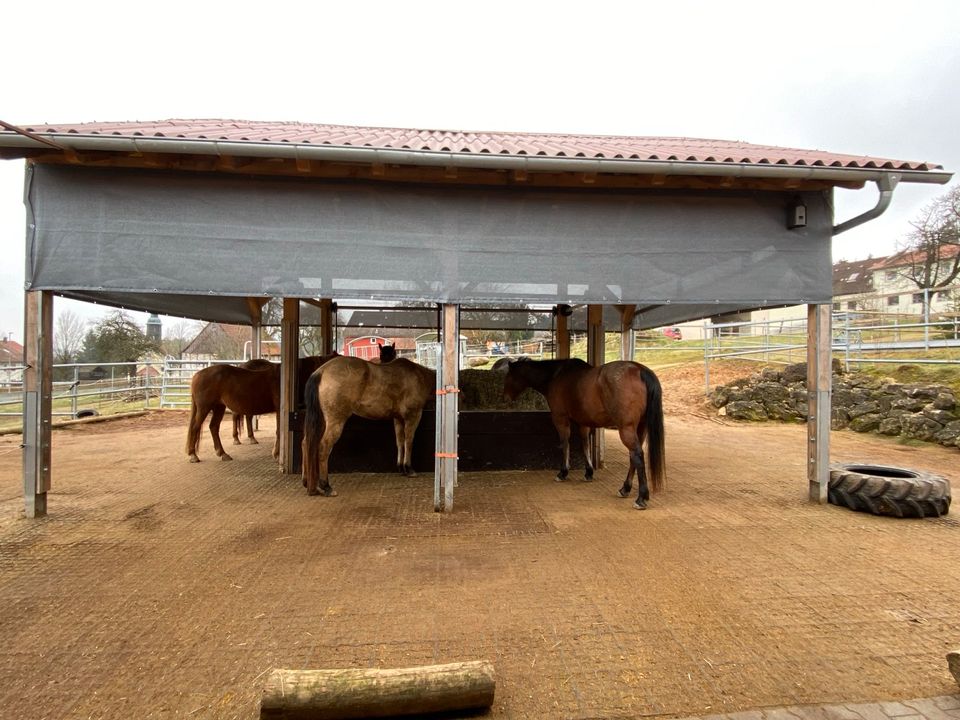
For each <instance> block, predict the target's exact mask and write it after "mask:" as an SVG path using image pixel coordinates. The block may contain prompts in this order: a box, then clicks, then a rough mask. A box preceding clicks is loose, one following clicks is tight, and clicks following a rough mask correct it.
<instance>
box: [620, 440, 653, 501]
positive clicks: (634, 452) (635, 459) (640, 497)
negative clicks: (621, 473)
mask: <svg viewBox="0 0 960 720" xmlns="http://www.w3.org/2000/svg"><path fill="white" fill-rule="evenodd" d="M620 442H622V443H623V445H624V447H626V448H627V451H628V452H629V453H630V468H629V469H628V470H627V479H626V480H624V481H623V487H621V488H620V491H619V492H618V493H617V494H618V495H620V497H627V496H628V495H629V494H630V490H631V489H632V488H633V474H634V473H636V474H637V485H638V486H639V491H638V493H637V501H636V502H635V503H634V504H633V506H634V507H635V508H636V509H637V510H646V508H647V501H648V500H649V499H650V488H649V487H648V486H647V470H646V462H645V459H644V457H643V439H642V438H641V437H640V436H639V435H638V434H637V428H635V427H631V426H629V425H626V426H624V427H621V428H620Z"/></svg>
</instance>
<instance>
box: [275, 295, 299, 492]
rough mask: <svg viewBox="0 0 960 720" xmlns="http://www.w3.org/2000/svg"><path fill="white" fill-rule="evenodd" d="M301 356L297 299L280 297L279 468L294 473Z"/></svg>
mask: <svg viewBox="0 0 960 720" xmlns="http://www.w3.org/2000/svg"><path fill="white" fill-rule="evenodd" d="M299 358H300V301H299V300H298V299H297V298H284V299H283V319H282V320H281V321H280V459H279V460H280V471H281V472H284V473H293V472H294V462H293V443H294V425H293V423H294V417H293V414H294V412H295V411H296V409H297V364H298V361H299Z"/></svg>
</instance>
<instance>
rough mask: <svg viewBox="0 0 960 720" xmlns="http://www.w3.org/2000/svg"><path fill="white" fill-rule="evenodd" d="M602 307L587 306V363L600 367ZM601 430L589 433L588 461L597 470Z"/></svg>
mask: <svg viewBox="0 0 960 720" xmlns="http://www.w3.org/2000/svg"><path fill="white" fill-rule="evenodd" d="M605 352H606V348H605V338H604V330H603V305H587V362H588V363H590V364H591V365H593V366H594V367H600V366H601V365H603V363H604V360H605ZM603 449H604V447H603V429H602V428H601V429H599V430H593V431H591V433H590V461H591V462H592V463H593V466H594V467H595V468H597V469H600V468H602V467H603Z"/></svg>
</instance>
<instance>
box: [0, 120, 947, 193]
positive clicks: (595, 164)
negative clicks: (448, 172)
mask: <svg viewBox="0 0 960 720" xmlns="http://www.w3.org/2000/svg"><path fill="white" fill-rule="evenodd" d="M51 136H52V137H53V138H54V139H55V141H56V143H57V144H58V145H60V146H62V147H64V148H66V149H69V150H73V151H75V152H83V151H102V152H117V153H119V152H124V153H130V152H139V153H158V154H187V155H214V156H218V157H255V158H282V159H292V160H317V161H325V162H349V163H363V164H373V165H416V166H426V167H461V168H478V169H488V170H521V171H527V172H578V173H622V174H631V175H698V176H707V177H709V176H713V177H740V178H769V179H797V180H807V179H809V180H828V181H835V182H879V181H880V180H881V179H882V178H885V177H888V176H889V175H890V174H891V173H896V174H897V175H899V179H900V181H901V182H922V183H937V184H941V185H942V184H945V183H947V182H949V181H950V179H951V178H952V177H953V173H950V172H945V171H935V170H899V169H895V168H886V169H884V168H845V167H825V166H819V165H763V164H756V163H727V162H696V161H687V160H626V159H615V158H585V157H556V156H542V155H506V154H496V155H494V154H486V153H464V152H436V151H427V150H403V149H394V148H373V147H353V146H342V145H309V144H293V143H275V142H271V143H263V142H238V141H231V140H193V139H184V138H157V137H131V136H104V135H75V134H52V135H51ZM0 148H10V149H22V150H37V149H44V146H43V145H42V144H40V143H39V142H38V141H36V140H33V139H31V138H28V137H24V136H21V135H6V134H5V133H0Z"/></svg>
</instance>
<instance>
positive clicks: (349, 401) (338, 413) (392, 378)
mask: <svg viewBox="0 0 960 720" xmlns="http://www.w3.org/2000/svg"><path fill="white" fill-rule="evenodd" d="M435 390H436V375H435V374H434V372H433V370H431V369H430V368H425V367H423V366H422V365H418V364H417V363H415V362H412V361H410V360H406V359H404V358H399V359H397V360H392V361H390V362H388V363H384V364H379V363H372V362H367V361H366V360H361V359H360V358H355V357H338V358H334V359H333V360H331V361H330V362H328V363H326V364H325V365H323V366H322V367H320V368H319V369H318V370H317V371H316V372H314V373H313V375H311V376H310V379H309V380H307V387H306V390H305V391H304V395H305V398H306V403H307V412H306V416H305V419H304V427H303V484H304V486H305V487H306V488H307V494H308V495H319V494H320V493H323V494H324V495H327V496H333V495H336V494H337V493H336V491H335V490H334V489H333V488H332V487H330V479H329V460H330V452H331V451H332V450H333V446H334V444H336V442H337V440H338V439H339V438H340V433H342V432H343V426H344V424H345V423H346V422H347V419H348V418H349V417H350V416H351V415H359V416H360V417H364V418H369V419H372V420H384V419H387V418H392V419H393V430H394V433H395V435H396V438H397V470H399V471H400V472H402V473H403V474H404V475H415V473H414V472H413V468H412V467H411V450H412V447H413V435H414V433H415V432H416V430H417V425H418V424H419V423H420V415H421V414H422V413H423V406H424V405H426V403H427V401H428V400H429V399H430V397H431V396H432V395H433V394H434V392H435ZM318 485H319V488H320V489H319V490H318V489H317V487H318Z"/></svg>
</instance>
